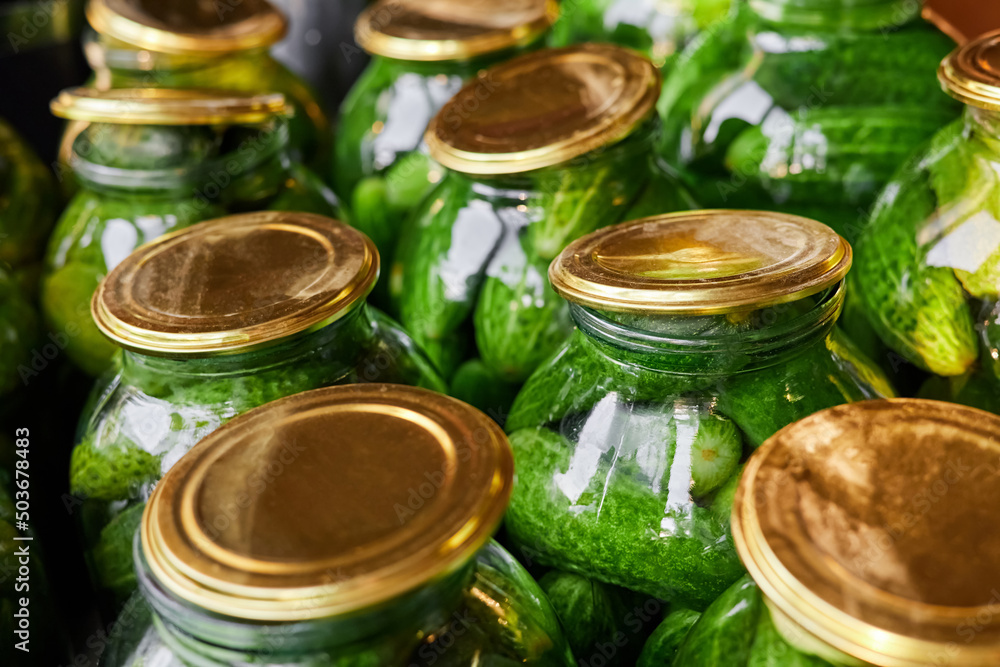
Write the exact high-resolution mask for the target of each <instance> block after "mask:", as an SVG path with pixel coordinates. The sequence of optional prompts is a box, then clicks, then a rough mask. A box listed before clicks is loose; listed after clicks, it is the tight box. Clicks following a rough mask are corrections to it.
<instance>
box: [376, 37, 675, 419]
mask: <svg viewBox="0 0 1000 667" xmlns="http://www.w3.org/2000/svg"><path fill="white" fill-rule="evenodd" d="M658 93H659V77H658V74H657V71H656V69H655V68H654V67H653V64H652V63H651V62H649V61H648V60H646V59H645V58H642V57H640V56H638V55H637V54H635V53H633V52H631V51H628V50H626V49H622V48H620V47H615V46H609V45H581V46H577V47H569V48H567V49H559V50H553V49H549V50H544V51H539V52H537V53H534V54H529V55H526V56H522V57H521V58H518V59H515V60H512V61H510V62H508V63H506V64H503V65H499V66H497V67H495V68H493V69H490V70H487V71H486V72H484V73H483V74H481V75H480V77H479V78H478V79H477V80H476V81H475V82H473V83H470V84H469V85H468V86H466V87H465V88H463V89H462V91H461V92H460V93H458V94H457V95H456V96H455V97H454V98H452V99H451V101H450V102H448V104H446V105H445V106H444V107H443V108H442V110H441V111H440V112H439V113H438V115H437V116H436V117H435V118H434V120H433V121H432V122H431V125H430V127H429V128H428V131H427V143H428V145H429V147H430V153H431V156H432V157H433V158H434V159H436V160H437V161H439V162H440V163H441V164H443V165H444V166H445V167H447V168H448V172H447V174H446V175H445V177H444V179H443V180H442V182H441V183H440V184H439V185H438V187H437V188H436V189H435V190H434V191H433V193H432V194H431V195H430V196H429V197H428V198H427V199H426V200H425V201H424V203H423V204H422V205H421V206H420V208H419V209H418V210H417V211H416V213H415V215H414V217H413V219H412V220H411V224H410V225H409V226H408V227H407V229H406V230H405V232H404V235H403V237H402V240H401V242H400V245H399V252H398V255H397V258H396V264H395V266H394V268H393V271H392V276H391V282H390V292H391V295H392V298H393V303H394V305H395V306H396V307H397V308H398V311H399V314H400V318H401V320H402V321H403V322H404V324H405V326H406V327H407V328H408V330H409V331H411V332H412V333H413V335H414V337H415V338H416V339H417V341H418V342H420V343H421V344H422V345H423V346H424V347H425V349H427V351H428V354H430V355H431V357H432V358H433V359H434V360H435V361H436V362H437V363H438V365H439V367H440V368H441V369H442V371H443V372H444V374H445V376H447V377H450V376H452V375H454V374H455V372H456V368H458V366H459V364H460V363H462V362H463V361H464V360H466V359H469V358H477V357H478V358H480V359H481V360H482V362H483V363H484V365H485V367H486V369H487V370H488V371H489V372H490V373H491V374H492V375H493V377H494V378H496V380H494V382H497V381H500V382H508V383H520V382H523V381H524V380H525V379H526V378H527V377H528V375H529V374H530V373H531V372H532V371H533V370H534V369H535V368H536V367H537V366H538V365H539V364H540V363H541V362H542V361H543V360H545V358H546V357H548V356H549V355H550V354H551V353H552V352H553V351H554V350H555V349H556V348H557V347H558V346H559V345H560V344H561V343H562V342H563V341H564V340H565V339H566V337H567V336H568V335H569V334H570V332H571V331H572V328H573V325H572V322H571V320H570V317H569V312H568V309H567V307H566V304H565V303H564V302H563V301H562V300H560V299H559V298H558V297H557V296H556V294H555V293H554V292H553V291H552V288H551V287H550V286H549V284H548V280H547V279H546V273H545V272H546V267H547V266H548V264H549V262H551V261H552V259H553V258H554V257H555V256H556V255H557V254H559V251H560V250H562V249H563V248H564V247H565V246H566V244H567V243H569V242H570V241H572V240H573V239H575V238H578V237H580V236H583V235H584V234H586V233H588V232H591V231H593V230H595V229H597V228H598V227H603V226H605V225H609V224H612V223H614V222H617V221H619V220H621V219H623V218H625V217H626V216H628V215H630V214H636V211H637V210H638V209H642V210H644V211H646V212H648V213H663V212H666V211H671V210H678V209H685V208H690V207H691V206H693V202H692V201H691V199H690V198H689V197H688V196H687V194H686V192H685V191H684V190H683V188H682V187H681V186H679V185H677V184H675V183H674V182H673V181H672V179H671V178H670V177H669V176H668V175H667V174H666V172H664V171H662V170H660V168H659V165H658V164H657V163H656V161H655V159H654V157H653V151H652V143H653V140H654V137H655V135H656V132H657V131H658V129H659V124H658V122H657V120H656V118H655V114H654V111H653V106H654V104H655V101H656V97H657V95H658ZM480 384H489V382H481V383H480ZM470 401H471V402H473V404H474V405H475V404H476V403H477V401H475V400H474V399H470Z"/></svg>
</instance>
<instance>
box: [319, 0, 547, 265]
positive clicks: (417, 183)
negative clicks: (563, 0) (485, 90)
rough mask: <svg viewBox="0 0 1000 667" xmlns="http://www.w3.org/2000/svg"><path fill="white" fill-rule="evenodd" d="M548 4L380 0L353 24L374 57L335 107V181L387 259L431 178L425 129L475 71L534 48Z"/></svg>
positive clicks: (434, 169) (434, 172)
mask: <svg viewBox="0 0 1000 667" xmlns="http://www.w3.org/2000/svg"><path fill="white" fill-rule="evenodd" d="M557 14H558V6H557V5H556V3H555V1H554V0H517V1H516V2H506V3H504V5H503V7H502V9H500V8H499V7H498V6H497V5H496V3H495V2H492V1H490V0H475V1H473V2H469V1H468V0H434V1H433V2H427V1H426V0H405V1H403V2H400V0H381V1H380V2H377V3H375V4H373V5H371V6H369V7H368V9H366V10H365V11H364V12H362V13H361V15H360V16H359V17H358V20H357V23H356V24H355V30H354V35H355V41H357V43H358V45H359V46H360V47H361V48H362V49H364V50H365V51H366V52H368V53H369V54H371V55H372V61H371V63H369V65H368V67H367V68H366V69H365V71H364V72H363V73H362V74H361V77H360V78H359V79H358V81H357V82H356V83H355V84H354V86H353V87H352V88H351V91H350V93H349V94H348V96H347V98H346V99H345V101H344V104H343V106H342V107H341V109H340V124H339V129H338V135H337V142H336V149H335V150H336V164H335V169H334V173H333V183H334V187H335V188H336V190H337V192H338V194H340V196H341V197H343V198H344V200H345V202H347V203H348V204H349V206H350V210H351V214H352V216H353V218H352V222H354V224H355V225H356V226H357V227H358V228H359V229H361V231H363V232H365V233H366V234H368V236H370V237H371V238H372V240H374V241H375V245H376V246H378V249H379V252H380V253H382V255H383V256H384V257H386V260H387V261H389V260H391V250H392V248H393V247H394V246H395V243H396V241H397V238H398V235H399V233H400V231H401V229H402V223H403V221H404V220H405V219H406V218H407V217H408V215H409V213H410V212H411V211H412V210H413V209H414V208H415V207H416V206H417V205H418V204H419V203H420V201H421V200H422V199H423V198H424V197H425V196H426V195H427V193H428V192H429V191H430V190H431V189H432V188H433V186H434V184H436V183H437V182H438V181H439V180H441V175H442V171H443V170H442V168H441V167H440V166H439V165H438V164H436V163H435V162H434V160H432V159H431V158H430V156H428V154H427V147H426V145H424V142H423V137H424V130H425V129H427V124H428V123H429V122H430V120H431V118H433V117H434V114H436V113H437V112H438V110H439V109H440V108H441V107H442V106H443V105H444V103H445V102H447V101H448V100H449V99H450V98H451V97H452V96H453V95H454V94H455V93H457V92H458V91H459V90H460V89H461V87H462V85H463V84H464V83H465V82H466V81H468V80H469V79H471V78H472V77H473V76H475V75H476V73H477V72H479V71H480V70H482V69H484V68H486V67H488V66H489V65H492V64H496V63H497V62H499V61H502V60H505V59H508V58H510V57H512V56H514V55H516V54H518V53H521V52H523V51H525V50H526V49H529V48H532V47H534V46H536V45H537V44H538V43H539V42H540V41H541V38H542V37H543V36H544V34H545V32H546V31H547V30H548V28H549V26H551V24H552V21H553V20H554V19H555V16H556V15H557Z"/></svg>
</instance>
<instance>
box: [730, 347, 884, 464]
mask: <svg viewBox="0 0 1000 667" xmlns="http://www.w3.org/2000/svg"><path fill="white" fill-rule="evenodd" d="M841 335H842V334H840V333H839V332H836V331H835V332H834V334H833V336H834V337H839V336H841ZM831 344H832V343H831V340H830V339H824V340H819V341H815V342H814V343H812V344H810V345H809V347H808V348H807V349H806V350H803V351H802V353H800V354H797V355H795V356H793V357H791V358H789V359H788V360H787V361H786V362H784V363H781V364H778V365H774V366H769V367H767V368H763V369H760V370H755V371H749V372H746V373H738V374H735V375H732V376H730V377H729V378H727V379H726V380H725V384H724V388H723V389H722V391H720V393H719V409H720V410H721V411H722V413H723V414H725V415H728V416H729V417H730V418H732V419H733V421H735V422H736V423H737V424H738V425H739V427H740V429H741V430H742V431H743V433H744V434H745V435H746V438H747V441H748V442H749V443H750V444H751V445H752V446H753V447H759V446H760V445H761V444H762V443H763V442H764V441H765V440H766V439H767V438H769V437H771V436H772V435H773V434H774V433H776V432H777V431H778V430H780V429H782V428H784V427H785V426H787V425H788V424H791V423H792V422H795V421H798V420H799V419H802V418H803V417H807V416H809V415H811V414H813V413H815V412H819V411H820V410H824V409H826V408H830V407H833V406H835V405H842V404H844V403H850V402H853V401H863V400H866V399H870V398H878V397H885V396H891V395H892V394H891V388H890V387H889V384H888V382H887V381H885V379H884V377H883V376H882V375H881V373H879V372H878V371H877V370H875V369H874V366H873V365H872V364H871V362H869V361H867V360H864V361H863V362H861V364H862V366H861V367H862V368H863V369H864V370H865V371H866V372H867V374H868V375H871V376H874V377H877V378H879V382H878V383H876V384H874V385H873V384H870V383H869V382H868V381H866V380H865V378H863V377H861V374H860V373H859V371H858V370H857V369H858V366H855V365H853V364H851V363H849V362H848V361H847V360H845V359H844V358H843V357H841V356H839V355H836V354H832V353H831V350H830V347H831ZM878 385H881V391H879V390H878V389H876V387H878Z"/></svg>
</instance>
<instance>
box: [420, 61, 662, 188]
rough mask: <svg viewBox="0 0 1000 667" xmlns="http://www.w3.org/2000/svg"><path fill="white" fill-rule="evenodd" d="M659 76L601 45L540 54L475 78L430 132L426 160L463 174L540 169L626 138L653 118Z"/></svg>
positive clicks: (447, 106) (645, 64)
mask: <svg viewBox="0 0 1000 667" xmlns="http://www.w3.org/2000/svg"><path fill="white" fill-rule="evenodd" d="M659 94H660V77H659V74H658V72H657V70H656V67H654V66H653V63H652V62H650V61H649V60H648V59H646V58H644V57H642V56H640V55H639V54H638V53H635V52H634V51H630V50H628V49H623V48H620V47H617V46H611V45H606V44H581V45H579V46H571V47H567V48H564V49H545V50H543V51H537V52H535V53H530V54H527V55H524V56H521V57H519V58H515V59H514V60H510V61H508V62H506V63H504V64H502V65H498V66H496V67H493V68H490V69H488V70H485V71H483V72H480V73H479V75H478V77H477V78H476V79H474V80H473V81H471V82H470V83H469V84H467V85H466V86H465V87H464V88H462V90H460V91H459V92H458V93H457V94H456V95H455V96H454V97H452V98H451V100H449V101H448V103H447V104H445V105H444V107H442V109H441V110H440V111H439V112H438V114H437V115H436V116H435V117H434V119H433V120H432V121H431V123H430V125H429V126H428V128H427V133H426V135H425V139H426V141H427V145H428V147H429V148H430V153H431V156H432V157H433V158H434V159H435V160H437V161H438V162H440V163H441V164H443V165H444V166H446V167H448V168H449V169H454V170H456V171H460V172H465V173H468V174H513V173H519V172H523V171H529V170H532V169H540V168H542V167H548V166H551V165H554V164H559V163H561V162H566V161H567V160H570V159H572V158H575V157H578V156H580V155H583V154H584V153H588V152H590V151H592V150H595V149H597V148H600V147H602V146H606V145H609V144H612V143H614V142H616V141H619V140H621V139H624V138H625V137H626V136H628V135H629V134H630V133H631V132H632V131H633V130H635V128H636V127H638V126H639V125H640V124H641V123H643V122H644V121H645V120H647V119H648V118H649V117H650V116H652V115H653V113H654V111H655V107H656V98H657V97H658V96H659Z"/></svg>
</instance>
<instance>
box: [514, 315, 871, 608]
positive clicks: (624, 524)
mask: <svg viewBox="0 0 1000 667" xmlns="http://www.w3.org/2000/svg"><path fill="white" fill-rule="evenodd" d="M824 303H827V302H824ZM799 314H801V313H800V312H799V309H797V308H793V309H789V311H788V313H787V314H786V315H787V317H789V318H794V317H797V316H798V315H799ZM675 319H676V318H675ZM639 320H641V318H632V319H630V320H629V325H628V326H630V327H631V328H633V329H634V328H639V327H640V324H641V322H640V321H639ZM717 320H718V321H717ZM654 324H657V323H649V322H647V323H646V326H645V327H643V328H644V330H649V327H651V326H653V325H654ZM685 325H688V328H690V329H692V330H693V331H699V332H702V334H703V335H710V334H708V333H706V332H716V333H719V335H722V336H723V338H724V339H725V337H726V336H728V335H733V336H734V337H733V340H734V341H736V340H739V336H740V335H742V333H749V329H746V328H747V327H752V326H754V319H753V318H745V319H743V320H740V321H737V322H729V321H728V320H725V319H721V320H720V319H718V318H716V319H714V320H706V321H698V322H680V323H674V324H673V326H671V325H670V323H669V322H666V321H664V322H659V323H658V326H660V327H661V328H662V329H663V330H664V331H670V330H682V329H684V327H685ZM824 332H825V333H824ZM692 335H694V334H692ZM838 337H839V334H838V333H836V332H835V331H831V330H830V329H829V328H827V329H823V330H820V331H818V332H817V333H816V335H815V337H814V338H813V339H812V340H811V341H806V342H805V343H799V344H798V345H797V346H796V347H795V348H793V349H790V350H787V351H785V352H783V353H782V355H781V356H780V357H779V358H772V359H770V360H769V362H768V363H769V364H770V365H764V366H762V367H759V368H757V367H751V368H749V369H746V368H744V367H745V366H747V365H748V364H750V363H751V362H752V359H751V357H750V356H748V355H747V353H746V352H743V353H739V354H736V353H734V354H730V355H720V354H692V353H690V352H687V351H684V350H680V351H677V350H675V351H673V352H666V351H664V353H662V354H658V353H656V352H649V353H644V354H640V353H638V352H635V351H630V350H627V349H625V348H624V346H623V347H618V346H616V345H614V344H612V343H610V342H598V340H597V339H596V338H594V337H591V336H590V335H588V334H586V333H584V332H583V331H582V330H581V329H577V331H576V332H574V334H573V335H572V336H571V338H570V339H569V340H568V341H567V343H565V344H564V345H563V346H562V347H561V348H560V349H559V351H558V352H557V353H556V354H555V355H554V356H553V357H552V358H551V359H550V360H549V361H547V362H546V363H545V364H544V365H543V366H541V367H540V368H539V369H538V370H537V371H536V372H535V373H534V374H533V375H532V377H531V378H530V379H529V380H528V382H527V383H526V384H525V386H524V387H523V389H522V390H521V392H520V393H519V395H518V397H517V399H516V400H515V403H514V406H513V408H512V410H511V414H510V415H509V417H508V419H507V422H506V424H505V428H506V430H507V432H508V433H509V434H510V441H511V445H512V447H513V449H514V457H515V471H516V473H517V479H516V482H515V486H514V492H513V496H512V498H511V503H510V507H509V509H508V512H507V519H506V528H507V532H508V535H509V536H510V537H511V539H512V540H513V541H514V543H515V544H518V545H519V546H520V547H521V548H524V549H526V550H530V552H531V553H532V554H533V558H534V559H535V560H537V561H538V562H541V563H542V564H545V565H549V566H551V567H556V568H559V569H562V570H568V571H572V572H576V573H578V574H580V575H582V576H585V577H588V578H591V579H594V580H597V581H602V582H605V583H610V584H614V585H617V586H622V587H624V588H629V589H631V590H634V591H638V592H641V593H645V594H647V595H653V596H658V597H661V598H663V599H666V600H668V601H670V602H672V603H677V604H680V605H682V606H685V607H689V608H693V609H704V608H705V606H706V605H707V604H709V603H710V602H711V601H712V600H713V599H714V598H715V596H717V595H719V594H721V593H722V591H723V590H725V588H726V587H727V586H729V584H731V583H732V582H733V581H735V580H736V579H737V578H738V577H739V576H740V574H742V572H743V570H742V567H741V565H740V563H739V561H738V559H737V558H736V556H735V551H734V549H733V547H732V542H731V534H730V529H729V515H730V511H731V508H732V501H733V495H734V492H735V489H736V483H737V481H736V480H737V478H738V477H739V474H740V471H741V467H740V466H739V463H740V462H741V461H742V460H743V459H744V458H745V457H746V456H747V455H748V452H749V450H750V448H752V447H756V446H757V445H759V444H760V443H761V442H763V440H764V439H766V438H767V437H770V436H771V435H772V434H773V433H775V432H776V431H777V430H779V429H781V428H782V427H784V426H786V425H787V424H789V423H791V422H793V421H795V420H797V419H799V418H801V417H803V416H806V415H808V414H811V413H812V412H814V411H817V410H821V409H824V408H826V407H830V406H832V405H839V404H842V403H846V402H850V401H854V400H861V399H866V398H874V397H878V396H881V395H886V394H889V395H891V389H890V388H888V384H887V383H886V382H885V380H884V378H883V377H882V376H881V375H880V374H879V373H878V371H877V370H875V368H874V365H873V364H872V363H871V362H870V361H868V360H867V359H864V358H863V356H860V355H858V356H855V355H856V354H857V353H856V352H854V351H853V350H848V348H847V346H845V345H842V344H840V343H839V342H838ZM734 345H738V344H737V343H734ZM845 350H848V352H849V354H848V353H847V352H845ZM723 356H724V357H725V358H721V359H720V357H723ZM699 371H700V372H699ZM866 378H867V379H866ZM872 378H877V379H878V380H879V381H878V382H874V381H873V380H872ZM875 385H878V386H880V387H881V388H882V389H881V391H880V390H879V389H877V388H876V386H875ZM699 432H703V433H704V436H703V437H705V438H707V439H708V440H712V441H713V443H714V444H715V445H716V447H717V452H716V453H717V456H716V458H714V459H713V460H712V461H708V460H705V461H700V462H699V461H696V460H694V457H696V456H697V455H698V452H699V449H698V446H697V445H698V434H699ZM709 436H714V437H711V438H710V437H709ZM703 444H704V443H703ZM744 444H745V445H746V447H744V446H743V445H744ZM665 508H666V509H665Z"/></svg>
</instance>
